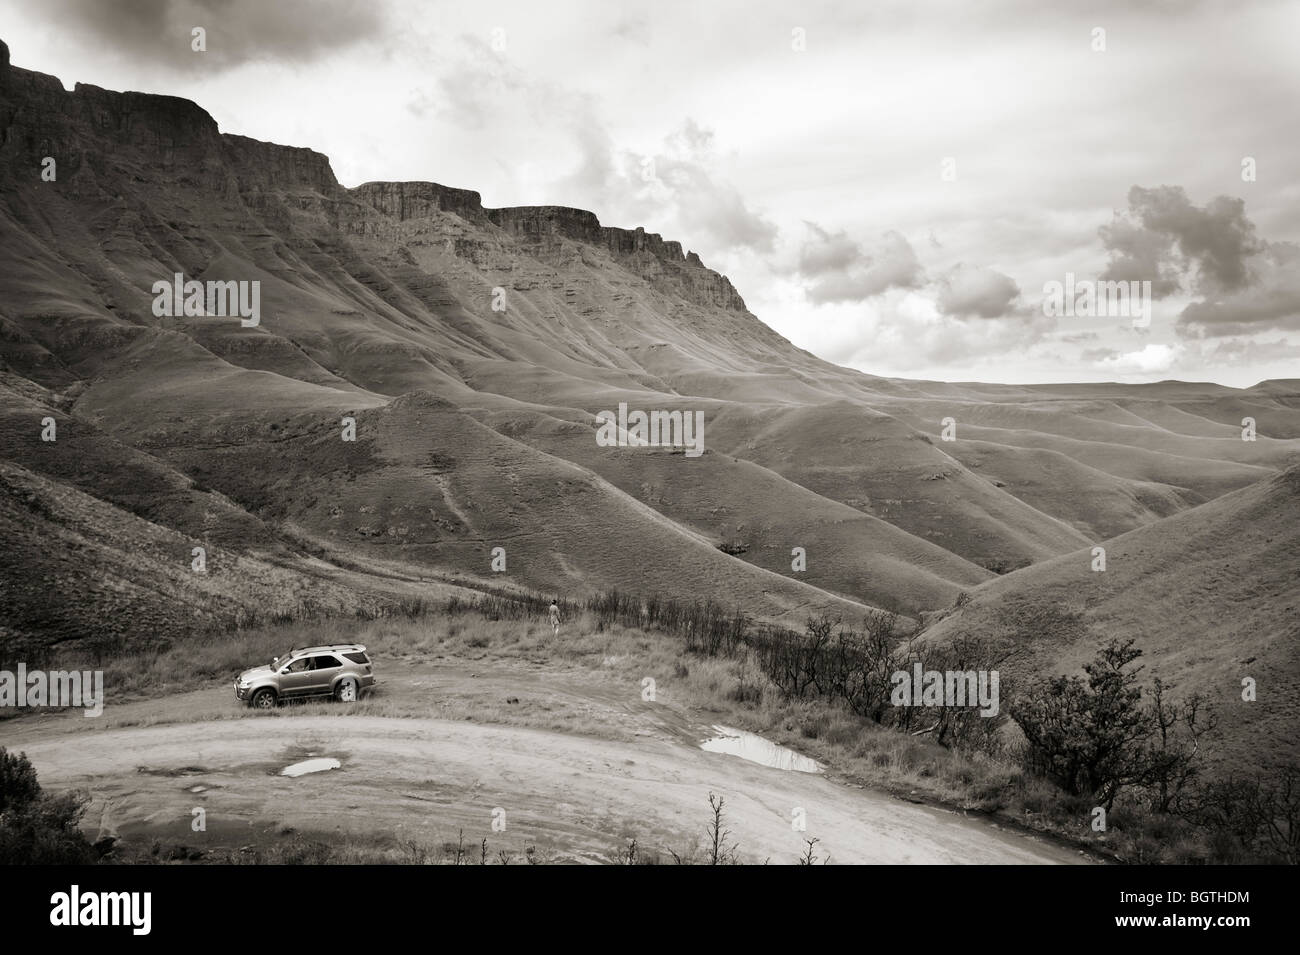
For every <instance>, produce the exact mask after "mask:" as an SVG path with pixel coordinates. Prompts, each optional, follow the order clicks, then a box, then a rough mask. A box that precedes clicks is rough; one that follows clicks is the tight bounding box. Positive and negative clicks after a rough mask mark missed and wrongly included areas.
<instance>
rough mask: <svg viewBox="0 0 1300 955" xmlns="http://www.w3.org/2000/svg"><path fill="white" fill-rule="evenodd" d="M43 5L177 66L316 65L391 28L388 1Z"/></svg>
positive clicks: (100, 40) (113, 41)
mask: <svg viewBox="0 0 1300 955" xmlns="http://www.w3.org/2000/svg"><path fill="white" fill-rule="evenodd" d="M41 9H42V10H43V11H45V13H46V14H47V15H48V16H49V18H50V20H51V21H53V22H54V23H55V24H57V26H58V28H59V29H60V30H63V31H66V32H68V33H69V34H73V35H78V36H79V38H80V39H83V40H89V41H91V42H94V43H96V44H99V45H101V46H104V47H106V48H108V49H110V50H112V51H113V52H115V53H117V54H118V55H120V56H122V57H124V58H128V59H131V60H133V61H136V62H144V63H155V64H157V65H159V66H161V67H163V68H165V69H171V70H204V69H207V70H211V69H213V68H216V69H229V68H231V67H235V66H238V65H240V64H241V63H247V62H250V61H254V60H278V61H282V62H291V63H295V62H296V63H302V62H309V61H311V60H314V59H316V58H318V57H320V56H322V55H323V54H325V53H328V52H330V51H331V50H335V49H339V48H343V47H349V46H352V45H353V44H355V43H358V42H360V41H363V40H366V39H368V38H371V37H373V36H376V35H377V34H378V33H379V32H380V29H381V27H382V26H383V16H382V13H381V9H382V8H381V6H380V5H379V4H378V3H374V2H369V0H342V2H335V3H331V4H329V5H328V7H325V6H323V5H322V4H319V3H313V2H311V0H273V2H272V0H117V2H112V3H109V2H103V0H46V2H45V3H44V5H43V6H42V7H41ZM195 27H202V28H203V29H204V30H206V31H207V37H206V45H207V50H206V52H202V53H200V52H195V51H194V50H193V49H192V48H191V45H190V44H191V31H192V30H193V29H194V28H195Z"/></svg>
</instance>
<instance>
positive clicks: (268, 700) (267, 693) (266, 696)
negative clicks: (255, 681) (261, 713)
mask: <svg viewBox="0 0 1300 955" xmlns="http://www.w3.org/2000/svg"><path fill="white" fill-rule="evenodd" d="M248 702H249V705H250V706H252V707H253V708H254V709H258V710H270V709H274V708H275V690H272V689H271V688H269V687H265V686H264V687H262V689H260V690H258V691H257V692H256V693H254V694H253V698H252V699H251V700H249V701H248Z"/></svg>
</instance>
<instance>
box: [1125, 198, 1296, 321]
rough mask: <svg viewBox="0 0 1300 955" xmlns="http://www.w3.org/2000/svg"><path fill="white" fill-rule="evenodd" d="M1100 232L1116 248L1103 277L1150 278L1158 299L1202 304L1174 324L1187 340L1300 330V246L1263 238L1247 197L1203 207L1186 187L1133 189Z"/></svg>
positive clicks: (1186, 311) (1190, 307)
mask: <svg viewBox="0 0 1300 955" xmlns="http://www.w3.org/2000/svg"><path fill="white" fill-rule="evenodd" d="M1099 233H1100V235H1101V239H1102V243H1103V244H1104V245H1105V247H1106V248H1107V249H1108V250H1109V251H1110V263H1109V265H1108V266H1107V267H1106V270H1105V271H1104V272H1103V273H1102V275H1101V277H1102V279H1105V280H1116V281H1134V280H1136V281H1141V280H1150V281H1151V283H1152V284H1151V294H1152V297H1153V298H1157V299H1159V298H1165V297H1167V296H1169V295H1172V294H1174V293H1177V292H1188V293H1191V294H1193V295H1195V296H1196V297H1198V298H1199V299H1200V301H1195V302H1192V303H1191V304H1190V305H1188V306H1187V307H1186V308H1184V309H1183V311H1182V313H1181V314H1180V315H1179V317H1178V320H1177V322H1176V323H1175V326H1174V328H1175V330H1176V331H1177V333H1178V334H1179V335H1180V336H1182V337H1183V338H1223V337H1227V336H1231V335H1243V334H1253V333H1256V332H1265V331H1270V330H1276V329H1283V330H1295V329H1297V328H1300V246H1296V245H1294V244H1293V243H1289V242H1267V241H1265V240H1263V239H1261V238H1259V237H1258V236H1257V235H1256V234H1255V224H1254V223H1253V222H1252V221H1251V220H1250V219H1249V218H1248V217H1247V215H1246V204H1245V202H1244V201H1243V200H1241V199H1237V198H1234V197H1232V196H1218V197H1216V198H1214V199H1211V200H1210V201H1209V202H1207V203H1206V204H1205V205H1203V206H1198V205H1196V204H1195V203H1193V202H1192V201H1191V199H1189V198H1188V196H1187V193H1186V191H1185V190H1184V189H1183V188H1182V187H1181V186H1158V187H1156V188H1153V189H1144V188H1142V187H1141V186H1134V187H1133V188H1132V189H1130V190H1129V194H1128V209H1127V210H1125V211H1124V212H1123V213H1119V214H1117V215H1116V216H1115V218H1114V220H1113V221H1112V222H1111V223H1110V224H1109V225H1105V226H1102V227H1101V229H1100V230H1099Z"/></svg>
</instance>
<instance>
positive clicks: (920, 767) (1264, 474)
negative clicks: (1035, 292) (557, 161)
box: [0, 30, 1300, 865]
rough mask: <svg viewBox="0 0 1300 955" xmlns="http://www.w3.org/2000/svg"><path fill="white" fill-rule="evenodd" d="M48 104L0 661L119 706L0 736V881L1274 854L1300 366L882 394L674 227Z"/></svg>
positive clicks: (18, 181)
mask: <svg viewBox="0 0 1300 955" xmlns="http://www.w3.org/2000/svg"><path fill="white" fill-rule="evenodd" d="M787 32H788V31H787ZM10 40H11V42H12V37H11V38H10ZM184 40H185V42H186V43H188V42H189V40H188V30H187V31H186V34H185V37H184ZM11 58H12V62H11ZM23 63H24V51H23V49H22V48H20V47H19V46H18V45H17V44H15V45H14V48H13V49H12V51H11V50H10V48H9V47H8V46H6V45H5V44H3V43H0V191H2V193H3V201H2V202H0V539H2V540H3V544H2V545H0V670H3V671H6V672H10V673H17V672H19V667H20V666H21V667H22V668H23V672H28V673H30V672H34V671H38V670H39V671H42V672H49V673H55V672H62V673H66V672H68V671H84V672H87V673H89V672H91V671H97V672H101V673H102V677H103V699H102V703H103V706H102V715H99V714H97V715H96V718H95V719H88V718H87V717H88V716H90V715H91V714H90V713H89V712H83V708H82V707H79V706H77V705H66V701H65V705H55V704H56V703H57V702H58V701H56V700H54V699H53V698H51V699H50V700H49V701H47V702H48V705H35V706H29V707H28V708H27V709H26V710H24V709H23V708H22V704H21V703H20V704H19V705H18V706H17V707H14V706H13V705H12V704H9V705H7V706H5V707H0V747H3V752H0V759H3V760H6V761H7V762H6V763H5V766H6V767H7V768H5V772H4V776H3V778H4V779H6V780H8V779H10V778H15V779H17V778H25V777H24V775H23V774H24V773H25V772H26V770H24V768H23V766H24V765H28V761H29V769H30V770H34V772H35V774H36V777H37V778H39V787H40V791H42V792H43V794H44V795H41V796H39V797H37V796H32V797H31V798H33V799H44V800H52V799H70V800H73V801H74V802H75V808H67V807H65V809H63V810H58V812H62V813H63V815H62V816H60V817H59V818H61V819H62V820H63V822H59V823H57V824H52V825H54V830H57V832H58V835H57V837H56V836H48V835H46V836H42V835H39V833H40V832H41V831H42V830H41V829H40V825H39V824H37V823H34V822H31V821H30V820H28V819H27V817H22V819H20V818H19V814H18V810H17V809H14V808H13V807H15V806H17V805H18V802H16V801H15V800H16V798H17V797H15V796H13V795H12V794H11V795H9V796H7V797H6V798H7V800H8V806H9V810H10V812H11V815H12V818H10V817H0V819H8V821H7V822H0V833H3V835H2V837H0V857H2V858H3V861H4V862H6V863H19V862H25V861H42V860H43V861H50V862H59V861H64V862H66V861H74V862H98V863H101V864H106V865H108V864H113V863H144V862H149V863H153V862H159V863H166V862H172V863H181V862H185V863H192V864H206V863H231V862H239V863H259V864H273V863H286V862H314V863H355V862H399V863H439V864H481V863H484V864H486V863H492V864H496V863H505V864H511V863H513V864H528V863H532V864H539V863H584V864H585V863H600V864H636V863H659V864H673V863H675V862H676V863H697V864H709V863H713V864H717V863H720V862H739V863H753V864H761V863H763V862H771V863H773V864H776V863H781V864H795V863H803V864H822V863H825V862H829V863H830V864H832V865H839V864H867V863H887V864H895V863H943V864H947V863H971V862H975V863H1016V864H1019V863H1066V864H1075V863H1082V864H1112V863H1160V864H1223V863H1244V862H1250V863H1257V862H1269V863H1292V864H1294V863H1295V862H1296V861H1297V845H1298V843H1297V836H1296V833H1295V829H1294V827H1295V824H1296V821H1297V818H1298V817H1300V734H1298V733H1297V729H1300V704H1298V703H1297V699H1296V694H1295V691H1296V686H1297V679H1298V677H1300V372H1298V373H1297V375H1296V376H1293V377H1271V378H1266V379H1263V380H1259V381H1258V383H1255V384H1251V385H1248V386H1239V387H1238V386H1231V385H1227V384H1219V383H1215V382H1213V381H1209V380H1199V381H1184V380H1175V379H1173V378H1169V379H1165V380H1160V379H1159V378H1158V377H1155V376H1147V377H1146V378H1145V379H1144V380H1137V379H1138V378H1140V377H1141V376H1136V377H1135V376H1125V377H1126V380H1122V381H1121V380H1115V381H1095V380H1081V381H1079V382H1078V383H1069V382H1042V383H1019V384H1017V383H1014V380H1015V377H1016V376H1015V375H1014V374H1009V375H1008V381H1007V383H1001V384H999V383H991V382H989V381H969V380H952V381H943V380H926V379H924V378H921V377H917V378H909V377H899V376H893V375H884V374H879V375H878V374H871V373H868V372H867V371H864V370H858V369H857V368H854V367H849V366H848V364H847V363H837V362H833V361H831V360H827V359H824V358H821V357H818V356H817V355H816V354H813V352H812V351H810V350H806V349H805V348H801V347H797V346H796V345H795V344H793V343H792V342H791V341H790V340H788V338H787V337H786V336H784V335H783V334H781V333H778V331H776V330H774V328H773V327H771V326H770V325H768V324H765V322H764V321H763V316H762V315H756V314H755V313H754V312H751V310H750V308H749V307H748V306H747V305H746V299H745V298H744V295H745V294H746V290H745V289H744V288H738V287H736V286H735V285H733V282H732V281H731V280H730V279H729V278H728V277H727V276H726V275H723V274H721V273H720V272H719V271H715V270H714V268H711V267H710V262H709V260H708V259H709V257H708V256H707V255H704V256H702V255H701V254H697V253H696V252H695V251H692V242H693V241H695V238H694V237H693V236H692V235H687V234H674V235H660V234H657V233H655V232H651V231H647V229H648V228H649V226H645V225H642V224H639V223H637V222H626V221H623V222H620V221H612V222H606V221H605V219H606V216H607V213H606V212H604V211H603V210H601V209H595V210H592V211H588V210H584V209H578V208H569V207H566V206H562V205H536V206H505V207H494V206H492V205H490V204H485V201H484V198H483V196H482V195H481V194H480V192H478V191H475V187H476V185H477V184H476V183H474V182H461V181H457V182H453V183H449V184H441V183H437V182H420V181H368V182H361V183H358V184H356V185H352V186H348V185H344V184H343V183H341V182H340V181H339V178H338V177H337V176H336V173H335V171H334V169H333V168H332V165H331V159H330V157H329V156H327V155H325V154H323V153H322V152H318V151H316V150H315V149H313V148H311V147H312V143H311V142H310V141H307V142H303V141H286V142H285V143H283V144H280V143H272V142H263V141H260V140H257V139H254V138H249V137H247V136H244V135H238V134H236V133H235V132H232V131H229V130H223V129H222V128H219V126H218V123H217V121H216V120H215V119H214V118H213V116H212V115H210V114H209V112H208V111H207V110H206V109H205V107H204V104H203V103H202V102H192V101H190V100H189V99H185V98H179V97H176V96H170V95H162V94H158V93H137V92H118V91H114V90H111V89H106V88H101V87H100V86H98V85H92V84H93V83H95V82H98V81H99V78H98V77H96V76H94V75H86V76H82V75H77V76H75V77H70V76H63V77H55V76H52V75H47V74H45V73H41V72H38V71H35V70H32V69H25V68H24V67H23V65H22V64H23ZM65 82H66V83H68V85H69V86H70V87H71V88H70V89H69V88H66V87H65V85H64V84H65ZM74 82H75V86H74V85H73V83H74ZM357 135H358V136H363V135H365V132H364V131H361V130H358V131H357ZM285 138H286V140H290V139H292V137H290V136H286V137H285ZM50 157H53V159H54V161H55V165H54V166H53V167H51V166H50V165H49V162H48V160H49V159H50ZM49 169H53V170H54V172H53V174H52V175H48V176H47V175H43V170H49ZM556 198H557V201H558V200H559V199H562V198H564V197H563V196H559V195H557V197H556ZM1202 198H1206V199H1208V197H1202ZM1123 200H1124V195H1123V192H1122V191H1121V192H1120V194H1119V195H1118V196H1117V198H1116V202H1117V203H1122V202H1123ZM1207 208H1209V206H1208V205H1207ZM1171 241H1173V240H1171ZM1283 246H1288V244H1287V243H1284V242H1279V243H1276V245H1275V247H1276V248H1278V249H1281V248H1282V247H1283ZM1288 247H1289V246H1288ZM1188 248H1190V246H1188ZM1187 254H1188V255H1190V256H1192V257H1193V258H1194V257H1195V254H1194V253H1193V252H1188V253H1187ZM1279 255H1281V253H1279ZM1279 261H1282V262H1283V263H1284V264H1285V262H1287V261H1288V260H1287V259H1285V257H1282V258H1281V259H1279ZM1289 262H1290V268H1291V269H1292V270H1294V266H1295V262H1296V260H1295V259H1290V260H1289ZM1116 274H1118V273H1116ZM1130 277H1132V278H1135V279H1136V278H1148V277H1150V278H1156V279H1157V280H1159V273H1157V274H1156V275H1153V276H1147V275H1145V274H1142V275H1137V274H1135V275H1133V276H1130ZM250 292H251V293H255V295H256V298H253V297H252V294H250ZM1209 300H1212V301H1217V302H1220V304H1221V303H1222V302H1223V301H1224V299H1223V296H1218V297H1217V298H1216V297H1215V296H1213V295H1211V296H1210V297H1209ZM214 302H220V307H213V306H214ZM254 303H256V304H255V305H254ZM1149 304H1150V303H1149V302H1148V305H1149ZM972 307H973V306H972ZM1284 311H1285V310H1284ZM1287 314H1290V315H1292V316H1293V317H1294V315H1295V314H1300V312H1295V311H1291V312H1287ZM1008 370H1009V371H1012V369H1011V367H1010V366H1008ZM1089 377H1090V376H1089ZM638 415H640V416H642V425H638ZM602 426H604V427H606V428H608V429H609V430H608V431H607V432H602V431H601V428H602ZM683 429H685V430H683ZM692 429H694V430H692ZM647 436H649V437H647ZM606 438H608V440H606ZM692 442H694V444H692ZM552 605H554V607H555V608H556V609H555V610H551V609H550V608H551V607H552ZM352 646H361V647H363V648H365V651H366V652H368V653H369V656H370V659H371V660H373V663H374V673H375V676H376V683H375V685H374V687H373V688H370V687H366V689H367V690H368V692H365V693H362V694H360V698H359V699H346V698H343V697H340V698H341V699H345V701H344V702H338V701H336V700H323V701H322V700H307V701H291V700H287V699H278V700H277V701H276V702H277V703H280V704H282V705H279V706H276V707H275V708H273V709H272V710H271V711H270V712H264V711H263V710H261V709H257V708H250V707H248V706H245V705H243V700H242V697H241V699H240V700H237V699H236V695H235V692H234V691H233V689H232V687H234V686H235V685H236V684H237V682H238V681H239V680H241V679H243V677H242V676H241V674H243V673H245V671H248V670H249V669H250V668H255V667H262V666H265V665H267V663H268V661H272V663H271V667H272V669H274V667H275V666H276V664H275V662H274V661H273V658H275V659H276V660H280V659H283V658H282V657H280V655H281V654H284V653H285V651H290V650H295V649H297V648H303V647H352ZM914 669H915V673H916V676H915V683H913V677H912V673H913V670H914ZM367 672H369V665H368V664H367ZM930 672H934V673H936V674H938V677H937V683H938V686H939V688H940V690H942V687H943V683H944V676H943V675H944V674H949V676H948V678H947V685H948V687H949V690H948V696H947V697H942V692H941V693H940V696H939V697H936V698H935V700H934V701H932V700H931V699H930V698H929V696H928V690H927V695H926V696H925V702H924V705H922V701H921V696H922V690H923V681H924V680H925V679H927V678H926V677H925V674H927V673H930ZM990 672H992V673H993V677H992V680H993V682H992V684H991V685H992V692H993V693H994V697H993V700H992V702H991V703H990V701H989V700H982V704H983V710H982V711H981V709H980V707H979V706H977V705H975V699H974V696H973V695H972V696H971V697H970V698H964V697H963V698H961V699H958V700H957V701H955V702H954V700H953V699H952V698H951V695H952V694H951V687H952V685H953V678H952V676H951V675H952V674H954V673H955V674H958V686H960V685H961V679H962V676H961V675H962V674H967V673H969V674H970V687H971V688H972V689H971V693H972V694H974V692H975V691H974V688H975V687H976V686H977V685H978V686H979V687H980V692H981V693H984V692H985V691H987V690H988V689H989V681H988V680H986V676H987V675H988V674H989V673H990ZM899 673H901V674H903V677H902V678H900V679H895V675H896V674H899ZM976 673H978V674H979V680H978V681H977V680H976V676H975V675H976ZM999 676H1000V682H999V681H998V678H999ZM53 679H54V678H53V677H51V680H52V681H53ZM1054 680H1055V681H1056V682H1053V681H1054ZM1071 681H1073V682H1071ZM1089 681H1091V682H1089ZM87 685H89V684H87ZM52 687H53V682H52V683H51V691H50V692H51V694H52V693H53V689H52ZM900 687H903V688H905V692H907V693H914V694H915V697H916V699H915V700H914V699H913V698H912V697H910V696H909V697H907V698H906V699H905V700H903V702H902V703H901V705H900V700H899V697H898V692H899V688H900ZM913 687H914V689H913ZM0 689H3V688H0ZM999 693H1000V699H999V697H998V694H999ZM940 697H942V698H940ZM0 702H3V693H0ZM927 707H931V708H930V709H927ZM1112 721H1113V722H1112ZM702 744H703V745H702ZM19 753H22V754H24V755H23V756H22V758H21V760H19V759H18V754H19ZM756 754H757V755H756ZM313 759H328V760H331V761H332V764H331V765H330V766H328V767H325V768H324V771H320V772H310V771H306V772H307V774H306V775H301V776H296V775H288V776H286V775H284V774H283V772H282V770H283V769H284V768H286V767H291V766H293V765H296V764H298V763H300V762H301V761H304V760H313ZM32 792H36V790H32ZM60 794H61V795H60ZM67 794H74V795H67ZM5 807H6V803H0V810H4V809H5ZM33 811H34V810H33ZM43 811H44V810H43ZM50 812H55V810H50ZM56 815H57V813H56ZM23 820H26V821H23ZM69 820H71V821H69ZM200 820H201V821H202V822H203V825H202V827H199V826H198V821H200ZM1099 820H1101V824H1100V825H1098V821H1099ZM6 827H7V828H8V832H4V829H5V828H6ZM24 827H27V828H24ZM54 830H51V831H54ZM33 833H37V835H33ZM42 854H43V855H42ZM38 856H39V858H38Z"/></svg>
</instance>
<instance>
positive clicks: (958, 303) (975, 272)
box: [935, 265, 1020, 318]
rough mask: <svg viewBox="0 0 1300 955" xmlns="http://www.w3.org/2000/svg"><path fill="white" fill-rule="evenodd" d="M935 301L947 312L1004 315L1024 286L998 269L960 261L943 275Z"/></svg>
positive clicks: (983, 316) (990, 315) (1011, 309)
mask: <svg viewBox="0 0 1300 955" xmlns="http://www.w3.org/2000/svg"><path fill="white" fill-rule="evenodd" d="M938 285H939V297H938V299H937V300H936V302H935V304H936V305H937V306H938V309H939V311H940V312H943V313H944V314H945V315H954V316H960V317H971V318H973V317H975V316H979V317H980V318H1002V317H1004V316H1007V315H1010V314H1011V313H1012V312H1013V311H1014V309H1013V307H1012V303H1013V302H1015V300H1016V299H1017V298H1018V297H1019V296H1020V287H1019V286H1018V285H1016V283H1015V282H1014V281H1013V280H1012V279H1011V277H1010V276H1007V275H1003V274H1002V273H1001V272H998V271H996V270H994V269H984V268H975V267H973V266H968V265H958V266H956V267H955V268H953V269H951V270H950V271H949V272H947V273H946V274H945V275H943V276H942V277H941V278H940V279H939V283H938Z"/></svg>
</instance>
